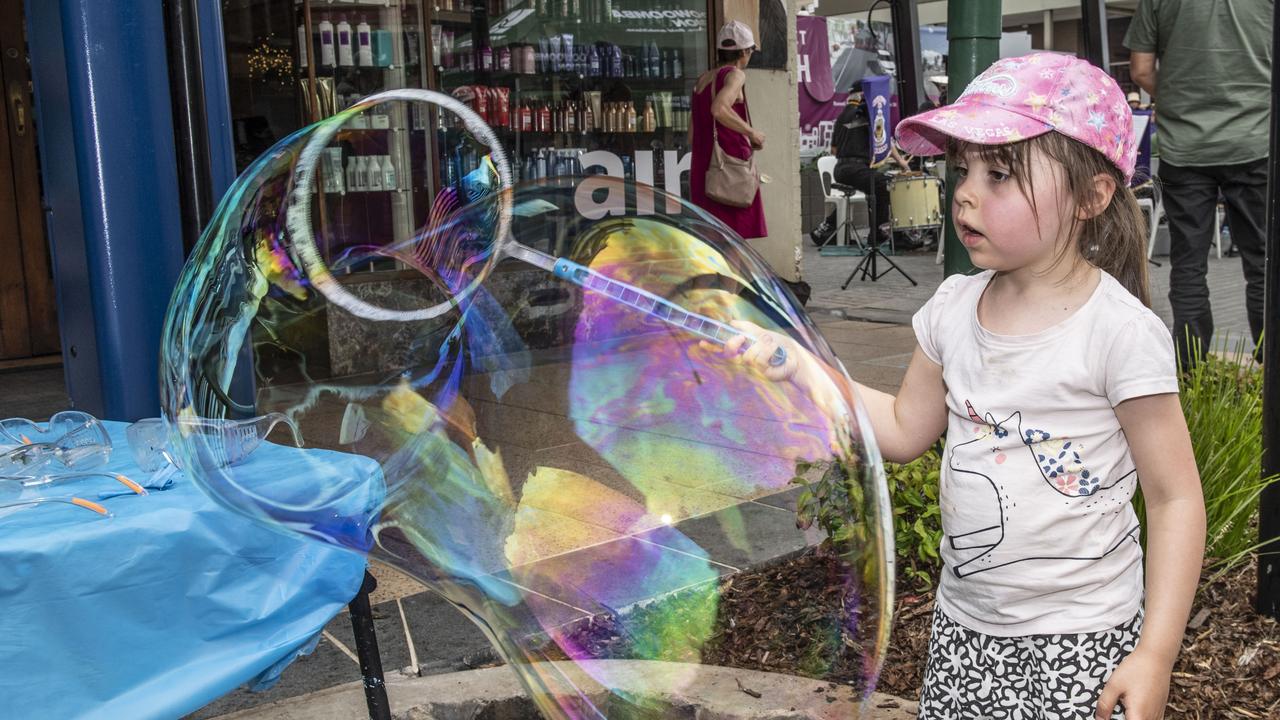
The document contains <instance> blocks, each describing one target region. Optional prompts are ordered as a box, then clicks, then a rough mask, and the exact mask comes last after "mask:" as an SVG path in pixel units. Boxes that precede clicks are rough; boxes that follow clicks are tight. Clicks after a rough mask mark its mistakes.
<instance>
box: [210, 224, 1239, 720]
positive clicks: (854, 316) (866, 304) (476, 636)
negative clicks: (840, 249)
mask: <svg viewBox="0 0 1280 720" xmlns="http://www.w3.org/2000/svg"><path fill="white" fill-rule="evenodd" d="M860 259H861V258H858V257H823V256H821V255H819V253H818V252H817V249H816V248H814V247H813V245H812V244H811V243H808V242H807V241H806V243H805V254H804V261H803V262H804V264H803V273H804V279H805V280H806V281H807V282H809V283H810V285H811V286H812V288H813V295H812V298H811V299H810V301H809V307H808V309H809V312H810V314H811V316H812V318H813V320H814V322H815V323H817V324H818V326H819V327H820V328H821V330H822V332H823V334H824V336H825V337H826V338H827V340H828V341H829V342H830V343H831V345H832V348H833V349H834V350H835V352H836V354H837V355H838V356H839V357H840V359H841V360H842V361H843V362H844V363H845V367H846V368H848V370H849V373H850V375H851V376H852V377H854V378H855V379H857V380H859V381H860V382H863V383H866V384H867V385H870V386H872V387H875V388H877V389H880V390H884V391H886V392H896V391H897V389H898V387H899V386H900V385H901V383H902V377H903V374H904V373H905V372H906V366H907V361H908V360H909V359H910V357H911V353H912V351H913V350H914V348H915V337H914V335H913V333H912V330H911V327H910V321H911V315H912V314H913V313H915V311H916V310H918V309H919V308H920V307H921V306H922V305H924V303H925V302H926V301H927V300H928V299H929V297H930V296H931V295H932V294H933V291H934V290H935V289H936V288H937V286H938V283H940V282H942V279H943V270H942V266H941V265H937V264H935V263H934V254H933V253H932V252H918V253H914V254H907V255H902V256H899V257H895V258H894V261H895V262H898V263H899V264H900V265H901V266H902V268H903V269H904V270H906V271H907V273H909V274H910V275H911V276H912V277H913V278H914V279H915V280H916V282H917V283H919V284H918V285H915V286H913V285H912V284H911V283H910V282H909V281H908V280H907V279H906V278H904V277H903V276H902V275H901V274H899V273H896V272H891V273H889V274H888V275H886V276H885V277H883V278H881V279H880V280H878V281H877V282H874V283H873V282H867V281H861V280H854V281H853V282H852V283H851V284H850V285H849V287H848V289H846V290H842V289H841V288H840V285H841V283H843V282H844V279H845V278H846V277H847V276H848V274H849V273H850V272H851V271H852V270H853V268H854V267H855V266H856V265H857V263H858V261H859V260H860ZM1157 260H1161V261H1162V262H1164V265H1163V267H1154V266H1152V267H1151V282H1152V296H1153V300H1154V304H1155V310H1156V313H1157V314H1159V315H1160V316H1161V318H1162V319H1164V320H1165V322H1166V324H1168V323H1169V322H1170V318H1171V315H1170V312H1169V303H1168V299H1167V297H1166V295H1167V292H1168V277H1169V267H1168V263H1167V260H1168V258H1157ZM1209 283H1210V288H1211V294H1212V298H1213V300H1214V316H1215V320H1216V324H1217V327H1218V332H1219V336H1220V337H1223V336H1228V335H1229V336H1230V337H1233V338H1242V337H1243V338H1247V337H1248V322H1247V320H1246V317H1245V311H1244V279H1243V276H1242V275H1241V270H1240V259H1239V258H1223V259H1221V260H1219V259H1217V258H1216V257H1215V258H1211V259H1210V262H1209ZM374 569H375V574H376V575H377V576H378V577H379V590H378V593H377V594H376V595H375V597H374V598H373V602H374V604H375V614H376V616H377V623H376V624H377V630H378V640H379V644H380V646H381V650H382V657H383V664H384V667H386V668H387V669H388V673H389V674H395V675H396V676H397V677H402V676H400V674H399V672H398V670H397V668H406V667H408V666H410V665H411V663H412V661H411V658H412V659H413V660H416V662H417V665H418V667H417V671H418V672H419V673H421V674H423V675H440V674H449V673H454V672H457V671H461V670H466V669H467V668H468V667H474V666H475V665H478V664H484V663H486V662H490V661H492V660H493V655H492V651H491V650H490V647H489V644H488V642H487V641H486V640H485V639H484V637H483V636H482V635H481V634H480V633H479V631H478V630H476V629H475V627H474V626H472V624H471V623H470V622H469V621H467V620H466V619H464V618H463V617H462V615H461V614H459V613H458V612H457V611H456V610H455V609H454V608H453V607H451V606H449V605H448V604H447V603H445V602H444V601H443V600H440V599H439V598H437V597H435V596H434V595H433V594H431V593H429V592H425V591H424V588H423V587H422V586H421V585H419V584H418V583H417V582H416V581H414V580H412V579H409V578H406V577H404V576H402V575H400V574H399V573H396V572H395V571H392V570H389V569H386V568H385V567H383V566H380V565H375V566H374ZM411 646H412V647H413V648H414V651H413V653H412V654H411V652H410V650H409V648H410V647H411ZM353 650H354V643H353V642H352V638H351V630H350V622H349V620H348V619H347V617H346V614H345V613H344V614H342V615H339V616H338V617H336V618H334V620H333V621H332V622H331V623H330V624H329V626H328V628H327V629H326V631H325V634H324V636H323V639H322V640H321V642H320V645H319V647H318V649H317V651H316V653H315V654H313V655H312V656H310V657H307V658H303V659H302V660H300V661H298V662H297V663H295V664H294V665H292V666H290V667H289V668H288V669H287V670H286V671H285V673H284V677H283V679H282V681H281V682H280V684H279V685H278V686H277V687H275V688H273V689H272V690H269V691H267V692H264V693H249V692H247V691H244V690H239V691H236V692H233V693H231V694H230V695H228V696H226V697H224V698H222V699H220V700H218V701H216V702H214V703H213V704H211V705H209V706H208V707H206V708H205V709H203V710H201V711H200V712H199V713H196V714H195V715H193V716H191V718H192V719H193V720H194V719H197V718H198V719H205V718H215V717H218V716H221V715H224V714H226V713H232V712H235V711H242V712H243V713H244V714H238V715H236V717H238V718H249V717H253V718H262V719H265V718H276V717H278V718H287V717H293V716H294V715H291V714H289V712H288V711H287V710H286V708H289V707H292V706H294V705H295V704H297V705H298V706H299V707H311V706H312V705H311V704H312V703H316V702H319V703H324V702H329V701H332V700H333V699H334V698H333V697H332V696H331V695H330V694H329V693H332V692H335V691H338V690H337V688H335V686H338V685H344V684H347V683H350V682H351V681H352V679H353V678H357V677H359V675H358V673H359V669H358V666H357V664H356V659H355V655H354V652H353ZM450 677H452V676H450ZM415 680H416V678H415ZM329 688H334V689H333V690H329ZM339 692H343V693H346V694H348V695H349V694H351V693H353V692H354V693H355V696H354V699H352V698H350V697H349V698H348V701H349V702H355V703H356V704H357V705H358V704H359V695H358V691H357V690H355V689H354V688H353V686H350V685H347V686H346V688H345V689H344V690H342V691H339ZM272 703H274V704H272ZM912 705H913V704H909V703H904V704H903V706H902V707H903V709H904V710H905V709H908V708H910V707H911V706H912ZM254 707H259V708H261V710H258V711H252V710H249V708H254Z"/></svg>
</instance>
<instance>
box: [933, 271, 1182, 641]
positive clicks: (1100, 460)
mask: <svg viewBox="0 0 1280 720" xmlns="http://www.w3.org/2000/svg"><path fill="white" fill-rule="evenodd" d="M993 276H994V273H993V272H992V271H987V272H983V273H981V274H978V275H973V276H963V275H954V276H952V277H950V278H947V280H946V281H944V282H943V283H942V285H941V286H940V287H939V288H938V291H937V292H936V293H934V295H933V297H932V298H931V299H930V300H929V302H928V303H927V304H926V305H925V306H924V307H923V308H921V309H920V311H919V312H918V313H916V315H915V317H914V318H913V321H912V323H913V325H914V326H915V332H916V337H917V339H918V340H919V342H920V347H921V349H922V350H923V351H924V353H925V355H927V356H928V357H929V359H931V360H933V361H934V362H936V363H938V364H939V365H941V366H942V376H943V379H944V380H945V382H946V386H947V410H948V411H949V412H948V420H947V443H946V450H945V452H944V455H943V462H942V475H941V497H940V499H939V502H940V505H941V508H942V530H943V539H942V553H941V554H942V559H943V561H944V563H945V568H944V569H943V573H942V581H941V583H940V584H939V587H938V600H937V601H938V605H939V607H941V609H942V611H943V612H945V613H946V614H947V615H948V616H949V617H951V618H952V619H953V620H955V621H956V622H958V623H960V624H961V625H963V626H965V627H968V628H970V629H972V630H976V631H978V632H982V633H986V634H988V635H998V636H1004V637H1013V636H1021V635H1038V634H1057V633H1083V632H1096V631H1100V630H1105V629H1108V628H1112V627H1115V626H1117V625H1120V624H1122V623H1125V622H1128V621H1129V620H1132V619H1133V617H1134V616H1135V615H1136V614H1137V613H1138V610H1139V609H1140V607H1141V604H1142V596H1143V579H1142V548H1141V546H1139V544H1138V519H1137V516H1136V515H1135V514H1134V512H1133V507H1132V506H1131V505H1130V502H1129V501H1130V499H1132V497H1133V493H1134V490H1135V489H1136V487H1137V470H1136V469H1135V467H1134V463H1133V458H1132V457H1131V456H1130V454H1129V445H1128V443H1127V442H1126V441H1125V437H1124V433H1123V431H1122V430H1121V428H1120V422H1119V420H1118V419H1117V418H1116V415H1115V411H1114V408H1115V406H1116V405H1118V404H1119V403H1121V402H1122V401H1124V400H1128V399H1130V398H1134V397H1139V396H1143V395H1155V394H1160V393H1176V392H1178V381H1177V376H1176V370H1175V362H1174V355H1173V341H1172V339H1171V336H1170V334H1169V331H1168V329H1166V328H1165V326H1164V323H1162V322H1161V321H1160V319H1159V318H1158V317H1156V315H1155V314H1154V313H1152V312H1151V311H1150V310H1149V309H1147V308H1146V307H1145V306H1143V304H1142V303H1141V302H1140V301H1139V300H1138V299H1137V298H1135V297H1134V296H1133V295H1131V294H1130V293H1129V292H1128V291H1127V290H1125V289H1124V286H1122V285H1121V284H1120V283H1119V282H1117V281H1116V279H1115V278H1113V277H1111V276H1110V275H1108V274H1107V273H1106V272H1103V273H1102V280H1101V282H1099V283H1098V287H1097V289H1096V290H1094V292H1093V295H1092V296H1090V298H1089V299H1088V300H1087V301H1086V302H1085V304H1084V305H1083V306H1081V307H1080V309H1079V310H1077V311H1076V312H1075V313H1074V314H1072V316H1071V317H1069V318H1067V319H1066V320H1064V321H1062V322H1060V323H1058V324H1057V325H1054V326H1053V327H1050V328H1048V329H1046V330H1042V331H1040V332H1037V333H1035V334H1033V335H1018V336H1010V335H996V334H994V333H991V332H988V331H987V330H986V329H985V328H983V327H982V326H981V325H980V324H979V323H978V314H977V313H978V299H979V298H980V297H981V296H982V293H983V291H984V290H985V289H986V287H987V284H988V283H989V282H990V281H991V279H992V277H993Z"/></svg>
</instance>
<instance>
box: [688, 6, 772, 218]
mask: <svg viewBox="0 0 1280 720" xmlns="http://www.w3.org/2000/svg"><path fill="white" fill-rule="evenodd" d="M755 47H756V40H755V36H754V35H753V34H752V33H751V28H749V27H747V26H746V25H744V24H743V23H741V22H738V21H737V20H731V21H729V22H727V23H725V25H724V27H722V28H720V33H719V35H718V37H717V40H716V49H717V52H718V53H719V56H720V64H719V65H718V66H717V67H715V68H712V69H710V70H708V71H706V72H705V73H703V74H702V76H701V77H699V78H698V82H697V84H695V85H694V88H693V123H692V126H691V127H690V133H689V134H690V138H689V145H690V147H691V148H692V149H693V164H692V167H691V168H690V171H689V195H690V200H692V202H693V204H694V205H697V206H698V207H700V208H702V209H704V210H706V211H707V212H709V213H711V214H712V215H714V216H716V217H717V218H719V219H720V220H721V221H722V222H724V224H725V225H728V226H729V227H731V228H733V229H734V230H735V231H737V233H738V234H739V235H741V236H742V237H743V238H759V237H764V236H765V235H767V234H768V230H767V229H766V228H765V224H764V204H763V203H762V202H761V200H760V192H759V191H758V190H757V191H756V197H755V199H754V200H752V202H751V204H750V205H748V206H747V207H744V208H739V207H732V206H729V205H722V204H721V203H718V202H716V201H715V200H712V199H711V198H709V197H707V192H706V185H707V168H709V167H710V166H711V143H712V131H713V129H714V130H715V132H716V133H717V134H718V135H719V137H720V148H721V149H722V150H724V151H725V152H726V153H728V154H729V155H732V156H734V157H736V158H740V159H743V160H745V159H747V158H748V157H751V153H752V152H753V151H754V150H759V149H761V148H763V147H764V133H762V132H760V131H759V130H756V129H754V128H752V127H751V124H750V122H748V114H747V96H746V82H747V75H746V73H744V72H743V68H745V67H746V66H747V62H748V61H750V60H751V53H752V52H754V51H755ZM717 123H718V124H719V127H718V128H716V124H717ZM753 149H754V150H753Z"/></svg>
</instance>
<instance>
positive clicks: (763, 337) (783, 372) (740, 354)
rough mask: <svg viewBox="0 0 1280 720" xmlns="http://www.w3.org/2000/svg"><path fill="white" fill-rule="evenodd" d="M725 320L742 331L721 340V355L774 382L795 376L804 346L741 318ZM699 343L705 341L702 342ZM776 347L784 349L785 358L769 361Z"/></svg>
mask: <svg viewBox="0 0 1280 720" xmlns="http://www.w3.org/2000/svg"><path fill="white" fill-rule="evenodd" d="M729 324H730V325H732V326H733V328H734V329H735V330H737V331H738V332H740V333H742V334H741V335H739V336H737V337H735V338H732V339H730V340H729V341H728V342H726V343H725V344H724V348H723V350H722V351H721V352H722V353H723V354H724V355H726V356H728V357H730V358H734V359H736V360H737V361H738V362H741V363H742V364H744V365H750V366H753V367H755V368H756V369H757V370H759V371H760V372H761V373H762V374H763V375H764V376H765V377H766V378H768V379H770V380H772V381H774V382H782V381H784V380H790V379H792V378H794V377H795V375H796V371H797V370H798V369H799V368H800V360H799V359H800V353H801V352H804V350H803V349H802V348H801V347H800V346H799V345H797V344H796V343H795V341H794V340H792V339H791V338H788V337H783V336H782V335H781V334H779V333H776V332H773V331H770V330H765V329H764V328H762V327H760V326H759V325H756V324H755V323H750V322H746V321H744V320H733V321H730V323H729ZM703 344H704V345H709V343H705V342H704V343H703ZM744 346H745V347H746V349H745V350H744V349H743V347H744ZM778 348H782V349H784V350H786V352H787V359H786V361H785V362H783V363H782V364H781V365H770V364H769V360H770V359H771V358H772V357H773V354H774V353H775V352H777V350H778Z"/></svg>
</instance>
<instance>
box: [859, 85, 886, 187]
mask: <svg viewBox="0 0 1280 720" xmlns="http://www.w3.org/2000/svg"><path fill="white" fill-rule="evenodd" d="M892 90H893V79H892V78H890V77H889V76H888V75H872V76H870V77H864V78H862V98H863V102H865V103H866V104H867V118H868V120H869V121H870V122H871V132H870V133H868V135H869V136H870V138H871V167H876V166H878V165H880V164H881V163H883V162H884V161H885V160H888V159H889V149H890V148H891V147H892V145H891V144H890V139H891V136H892V134H893V118H892V114H891V113H892V110H893V109H892V108H891V107H890V100H891V98H890V93H891V92H892Z"/></svg>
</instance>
